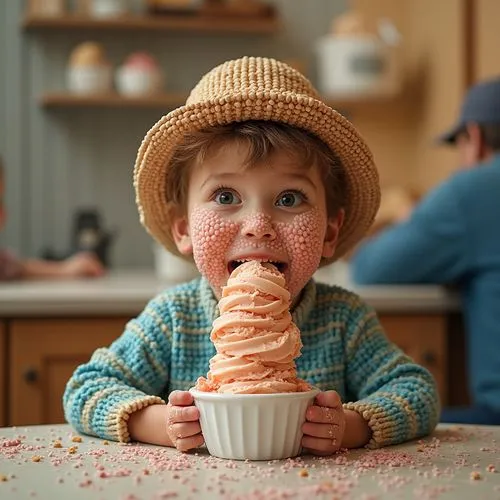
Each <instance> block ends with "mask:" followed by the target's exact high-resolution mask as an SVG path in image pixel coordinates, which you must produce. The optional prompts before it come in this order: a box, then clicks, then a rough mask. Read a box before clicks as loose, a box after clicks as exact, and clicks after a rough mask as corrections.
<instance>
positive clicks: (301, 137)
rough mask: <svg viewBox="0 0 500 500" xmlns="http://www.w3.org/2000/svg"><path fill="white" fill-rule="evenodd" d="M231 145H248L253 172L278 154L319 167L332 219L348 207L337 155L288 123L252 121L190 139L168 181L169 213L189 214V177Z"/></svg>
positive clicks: (178, 154)
mask: <svg viewBox="0 0 500 500" xmlns="http://www.w3.org/2000/svg"><path fill="white" fill-rule="evenodd" d="M231 141H234V142H242V143H244V144H247V145H248V154H247V158H246V159H245V166H246V167H247V168H251V167H253V166H255V165H257V164H259V163H260V162H262V161H264V160H266V159H268V158H269V157H270V156H272V154H273V153H275V152H276V151H287V152H290V154H291V155H292V156H293V157H294V158H295V159H297V160H298V161H299V163H300V164H301V165H304V168H311V167H312V166H313V165H318V167H319V169H320V173H321V177H322V180H323V184H324V187H325V193H326V200H327V211H328V215H329V216H331V215H335V214H336V213H337V212H338V211H339V210H340V209H341V208H343V207H344V206H345V202H346V191H347V181H346V178H345V172H344V170H343V168H342V165H341V162H340V160H339V158H338V157H337V155H336V154H335V153H334V152H333V151H332V150H331V149H330V148H329V147H328V146H327V145H326V144H325V143H324V142H323V141H321V140H320V139H319V138H317V137H316V136H315V135H313V134H311V133H309V132H307V131H305V130H302V129H299V128H297V127H293V126H291V125H287V124H285V123H279V122H270V121H260V120H251V121H245V122H238V123H231V124H229V125H221V126H216V127H212V128H210V129H207V130H202V131H197V132H194V133H192V134H189V135H187V136H186V137H185V138H184V140H183V142H182V143H181V145H180V146H178V147H177V149H176V150H175V152H174V154H173V156H172V160H171V163H170V170H169V173H168V175H167V179H166V186H165V189H166V194H167V196H166V197H167V199H168V200H171V202H170V203H169V205H170V206H169V207H168V210H173V209H175V210H179V208H180V209H181V210H185V208H186V207H185V205H186V200H187V190H188V184H189V176H190V173H191V170H192V168H193V166H194V165H199V164H200V163H201V162H203V161H204V159H205V158H206V157H207V156H208V155H209V154H210V153H211V152H213V150H214V149H215V148H217V147H221V146H223V145H224V144H227V143H229V142H231Z"/></svg>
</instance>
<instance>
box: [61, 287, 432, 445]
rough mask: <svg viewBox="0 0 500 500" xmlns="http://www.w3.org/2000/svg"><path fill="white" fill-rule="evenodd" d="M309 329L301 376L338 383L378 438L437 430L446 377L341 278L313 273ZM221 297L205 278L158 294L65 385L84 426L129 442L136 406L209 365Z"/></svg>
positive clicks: (71, 413)
mask: <svg viewBox="0 0 500 500" xmlns="http://www.w3.org/2000/svg"><path fill="white" fill-rule="evenodd" d="M292 315H293V320H294V322H295V323H296V324H297V326H298V327H299V328H300V330H301V337H302V342H303V348H302V355H301V356H300V357H299V358H298V359H297V371H298V375H299V376H300V377H301V378H303V379H305V380H307V381H308V382H310V383H311V384H313V385H315V386H317V387H318V388H320V389H322V390H328V389H334V390H336V391H337V392H338V393H339V394H340V396H341V398H342V400H343V401H344V402H345V403H344V407H345V408H348V409H352V410H355V411H357V412H359V413H360V414H361V415H362V416H363V418H365V419H366V421H367V422H368V424H369V426H370V428H371V431H372V437H371V440H370V442H369V443H368V446H369V447H373V448H374V447H378V446H385V445H389V444H396V443H401V442H403V441H406V440H409V439H412V438H416V437H419V436H424V435H426V434H428V433H430V432H431V431H432V430H433V429H434V427H435V425H436V423H437V421H438V417H439V401H438V395H437V389H436V384H435V382H434V380H433V378H432V376H431V375H430V373H429V372H428V371H427V370H426V369H425V368H423V367H421V366H418V365H416V364H415V363H413V362H412V360H411V359H410V358H408V357H407V356H406V355H405V354H403V353H402V351H401V350H400V349H399V348H398V347H396V346H395V345H394V344H392V343H391V342H389V341H388V339H387V338H386V336H385V334H384V333H383V331H382V329H381V326H380V324H379V321H378V319H377V316H376V314H375V312H374V311H373V310H372V309H371V308H369V307H368V306H367V305H366V304H364V303H363V302H362V301H361V300H360V298H359V297H358V296H356V295H354V294H353V293H351V292H348V291H346V290H343V289H341V288H339V287H331V286H327V285H324V284H317V283H315V282H314V281H312V280H311V281H310V282H309V283H308V284H307V286H306V287H305V289H304V290H303V293H302V297H301V299H300V302H299V303H298V304H297V306H296V307H295V309H294V311H293V314H292ZM217 316H218V308H217V300H216V298H215V296H214V295H213V292H212V290H211V288H210V286H209V284H208V282H207V281H206V280H205V279H203V278H202V279H199V280H195V281H192V282H190V283H187V284H183V285H180V286H177V287H175V288H172V289H169V290H166V291H164V292H163V293H161V294H160V295H158V296H157V297H156V298H155V299H153V300H152V301H151V302H150V303H149V304H148V305H147V306H146V308H145V309H144V311H143V312H142V313H141V314H140V315H139V316H138V317H137V318H136V319H133V320H131V321H130V322H129V323H128V324H127V326H126V328H125V332H124V333H123V334H122V335H121V336H120V337H119V338H118V339H117V340H116V341H115V342H113V343H112V344H111V346H110V347H107V348H101V349H98V350H97V351H95V353H94V354H93V356H92V358H91V359H90V361H89V362H88V363H86V364H84V365H82V366H80V367H79V368H77V370H76V371H75V373H74V374H73V376H72V378H71V379H70V380H69V382H68V384H67V387H66V391H65V393H64V409H65V414H66V419H67V420H68V421H69V422H70V423H71V424H72V425H73V426H74V427H75V428H76V429H77V430H78V431H80V432H84V433H87V434H92V435H96V436H99V437H102V438H106V439H112V440H119V441H128V440H129V433H128V429H127V420H128V417H129V415H130V414H131V413H133V412H134V411H136V410H138V409H140V408H143V407H145V406H147V405H151V404H164V402H165V401H166V400H167V399H168V394H169V393H170V392H171V391H173V390H176V389H180V390H187V389H188V388H189V387H191V386H193V385H194V384H195V382H196V379H197V378H198V376H200V375H205V374H206V373H207V371H208V367H209V366H208V362H209V359H210V358H211V357H212V356H213V355H214V354H215V350H214V347H213V344H212V343H211V341H210V331H211V327H212V322H213V320H214V319H215V318H216V317H217Z"/></svg>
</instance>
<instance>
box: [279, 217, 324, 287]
mask: <svg viewBox="0 0 500 500" xmlns="http://www.w3.org/2000/svg"><path fill="white" fill-rule="evenodd" d="M325 228H326V219H325V216H324V215H323V214H322V212H320V211H319V210H313V211H311V212H308V213H307V214H301V215H298V216H297V217H295V218H294V219H293V221H292V222H290V223H286V224H285V223H280V224H278V231H279V234H280V240H281V241H283V242H284V243H285V246H286V248H287V253H288V255H289V257H290V259H291V269H290V276H291V278H290V283H289V288H290V291H291V292H292V294H293V293H298V292H299V291H300V289H301V288H302V287H303V286H304V285H305V284H306V283H307V281H308V280H309V279H310V277H311V276H312V275H313V274H314V273H315V272H316V270H317V268H318V266H319V263H320V261H321V254H322V251H323V241H324V237H325Z"/></svg>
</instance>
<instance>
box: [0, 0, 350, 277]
mask: <svg viewBox="0 0 500 500" xmlns="http://www.w3.org/2000/svg"><path fill="white" fill-rule="evenodd" d="M135 1H136V4H137V5H138V4H139V3H140V2H139V1H138V0H135ZM273 3H274V4H275V5H276V6H277V7H278V9H279V11H280V13H281V16H282V19H283V25H284V29H283V30H282V31H281V32H280V33H278V34H277V35H270V36H267V35H266V36H254V35H251V36H250V35H246V36H218V35H203V36H201V35H192V34H182V33H171V34H167V33H160V32H152V33H146V32H144V33H141V32H137V33H128V32H109V33H106V32H99V31H96V32H88V31H83V30H82V31H77V30H75V31H73V32H71V31H67V32H58V31H55V32H50V31H48V30H47V31H43V32H34V33H32V32H23V31H22V29H21V27H20V23H21V19H22V12H23V2H19V1H12V0H0V68H2V70H1V71H2V76H1V78H0V131H1V132H0V155H1V156H3V158H4V163H5V167H6V174H7V196H6V202H7V208H8V212H9V214H8V224H7V226H6V228H5V230H4V231H3V232H2V233H1V234H0V244H1V245H3V246H5V245H6V246H9V247H10V248H12V249H14V250H16V251H18V252H19V253H21V254H22V255H25V256H34V255H38V254H39V253H40V251H41V250H42V249H43V248H46V247H52V248H53V249H54V250H56V251H58V252H64V251H66V250H67V249H68V248H69V242H70V236H71V223H72V214H73V213H74V211H75V210H76V209H78V208H82V207H96V208H98V209H99V210H100V211H101V213H102V215H103V217H104V222H105V225H106V226H107V227H110V228H116V229H117V230H118V232H119V237H118V239H117V241H116V243H115V244H114V245H113V249H112V254H111V261H112V264H113V266H114V267H147V266H152V262H153V256H152V252H151V246H152V240H151V239H150V237H149V236H148V235H147V234H146V233H145V231H144V230H143V228H142V227H141V226H140V224H139V222H138V216H137V211H136V208H135V204H134V195H133V190H132V182H131V178H132V168H133V164H134V160H135V155H136V151H137V148H138V146H139V144H140V141H141V140H142V138H143V136H144V135H145V133H146V132H147V130H148V129H149V128H150V127H151V126H152V125H153V123H154V122H155V121H156V120H157V119H158V118H159V117H160V116H161V115H162V114H164V113H165V112H167V111H168V110H160V109H153V110H151V109H149V110H144V109H96V108H94V109H77V108H67V109H57V110H55V109H50V110H49V109H43V108H41V107H40V106H39V105H38V103H37V99H38V98H39V96H40V95H41V94H42V93H43V92H44V91H49V90H61V89H63V88H64V71H65V64H66V61H67V59H68V56H69V54H70V52H71V50H72V49H73V48H74V46H75V45H76V44H78V43H80V42H82V41H86V40H96V41H99V42H101V43H103V44H104V46H105V49H106V51H107V54H108V56H109V58H110V59H111V61H112V62H113V63H114V64H115V65H117V64H120V63H121V61H123V59H124V58H125V57H126V56H127V54H129V53H130V52H132V51H134V50H138V49H145V50H149V51H151V52H152V53H153V54H154V55H155V56H156V57H157V58H158V60H159V61H160V63H161V65H162V67H163V69H164V70H165V73H166V77H167V86H168V88H169V89H171V90H181V91H185V90H186V89H189V88H191V86H192V85H193V84H194V83H195V82H196V81H197V79H198V78H199V77H200V76H201V75H202V74H203V73H204V72H206V71H207V70H209V69H210V68H211V67H213V66H214V65H215V64H217V63H219V62H222V61H223V60H226V59H230V58H235V57H239V56H242V55H266V56H272V57H277V58H287V59H303V60H304V61H306V62H307V61H308V64H309V68H308V69H309V70H310V72H311V73H310V76H311V78H312V79H313V80H314V64H313V62H314V51H313V46H314V41H315V40H316V39H317V38H318V37H320V36H322V35H323V34H324V33H326V32H327V31H328V30H329V25H330V22H331V19H332V18H333V17H334V16H335V15H337V14H338V13H340V12H341V11H343V10H344V9H345V6H346V3H347V2H346V0H309V1H307V2H306V1H303V0H273Z"/></svg>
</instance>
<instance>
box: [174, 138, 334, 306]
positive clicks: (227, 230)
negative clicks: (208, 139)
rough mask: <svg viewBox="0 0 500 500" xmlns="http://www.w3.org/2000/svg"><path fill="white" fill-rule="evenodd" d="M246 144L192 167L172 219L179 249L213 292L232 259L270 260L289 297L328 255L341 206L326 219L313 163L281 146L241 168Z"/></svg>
mask: <svg viewBox="0 0 500 500" xmlns="http://www.w3.org/2000/svg"><path fill="white" fill-rule="evenodd" d="M245 158H246V146H244V145H238V144H230V145H227V146H225V147H224V148H222V149H221V150H219V151H218V152H217V153H215V154H213V155H211V156H209V157H208V158H207V159H206V160H205V161H204V162H203V164H201V165H200V166H197V167H195V168H194V169H193V172H192V173H191V178H190V182H189V189H188V202H187V215H186V216H184V217H179V218H178V219H176V220H175V222H174V226H173V234H174V238H175V240H176V243H177V247H178V249H179V251H180V252H181V253H183V254H185V255H188V254H191V253H192V254H193V256H194V260H195V263H196V265H197V267H198V269H199V271H200V272H201V273H202V274H203V275H204V276H205V277H206V278H207V279H208V281H209V282H210V284H211V286H212V288H213V289H214V292H215V294H216V296H217V297H218V298H220V295H221V288H222V287H223V286H224V285H225V284H226V283H227V280H228V278H229V275H230V274H231V272H232V271H233V269H234V268H235V267H236V266H237V262H238V261H240V260H262V261H265V260H269V261H273V262H276V263H278V268H279V269H280V270H281V271H282V272H283V273H284V275H285V278H286V280H287V284H288V288H289V290H290V293H291V294H292V297H293V298H296V297H297V296H298V294H299V293H300V291H301V290H302V288H303V287H304V285H305V284H306V283H307V281H308V280H309V279H310V278H311V276H312V275H313V274H314V272H315V271H316V270H317V268H318V266H319V263H320V260H321V258H322V257H326V258H328V257H331V256H332V255H333V253H334V251H335V245H336V242H337V237H338V233H339V229H340V226H341V224H342V219H343V213H340V214H339V215H337V216H335V217H333V218H331V219H328V217H327V210H326V199H325V189H324V187H323V183H322V179H321V175H320V172H319V169H318V168H317V167H316V166H314V167H311V168H309V169H306V168H301V166H300V165H298V164H297V163H296V162H295V161H294V160H292V159H291V158H290V157H289V156H288V155H286V154H285V153H277V154H274V155H273V156H272V157H271V158H270V159H269V160H268V161H266V162H265V163H264V164H261V165H256V166H255V167H253V168H245V166H244V160H245Z"/></svg>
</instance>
